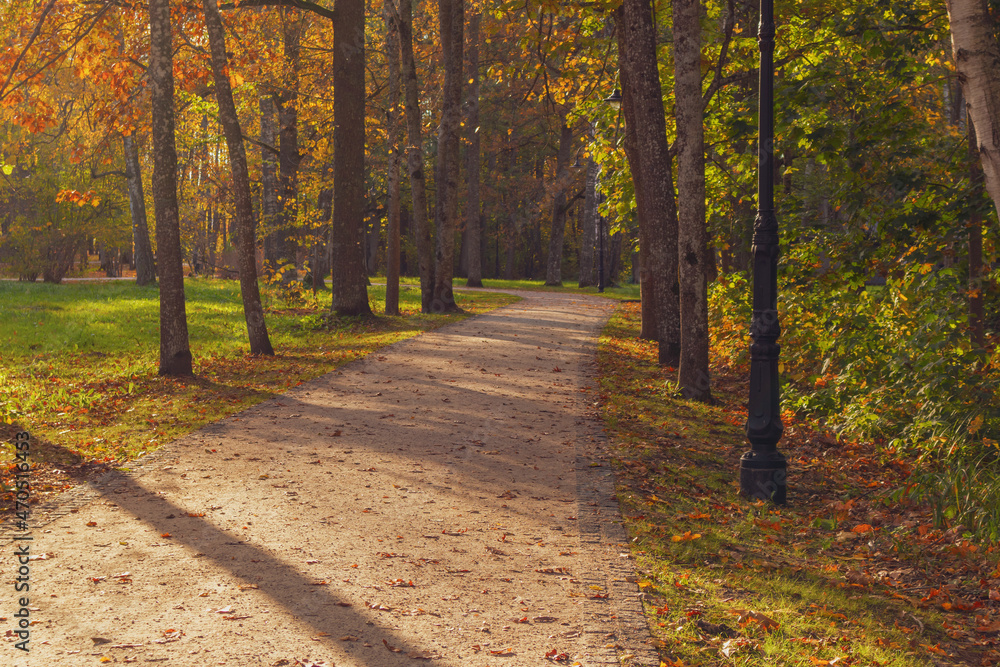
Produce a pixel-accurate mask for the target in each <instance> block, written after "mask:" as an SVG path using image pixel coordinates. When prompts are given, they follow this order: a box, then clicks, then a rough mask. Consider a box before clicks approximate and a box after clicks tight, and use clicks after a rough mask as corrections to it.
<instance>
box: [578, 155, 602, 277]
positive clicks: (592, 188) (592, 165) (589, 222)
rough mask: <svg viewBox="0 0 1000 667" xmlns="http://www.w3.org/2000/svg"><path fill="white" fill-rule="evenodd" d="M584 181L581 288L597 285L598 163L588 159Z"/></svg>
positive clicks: (581, 218)
mask: <svg viewBox="0 0 1000 667" xmlns="http://www.w3.org/2000/svg"><path fill="white" fill-rule="evenodd" d="M586 169H587V171H586V176H585V179H586V180H585V181H584V186H583V187H584V194H583V212H582V214H581V215H580V277H579V280H578V284H579V286H580V287H591V286H593V285H596V284H597V270H596V264H595V258H596V256H597V255H596V252H595V250H596V249H595V248H594V246H595V245H596V244H597V171H598V166H597V163H596V162H594V160H593V158H590V157H588V158H587V165H586Z"/></svg>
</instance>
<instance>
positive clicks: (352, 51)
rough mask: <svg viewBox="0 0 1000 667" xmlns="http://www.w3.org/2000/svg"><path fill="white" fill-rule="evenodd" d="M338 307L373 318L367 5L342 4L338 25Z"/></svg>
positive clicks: (355, 0)
mask: <svg viewBox="0 0 1000 667" xmlns="http://www.w3.org/2000/svg"><path fill="white" fill-rule="evenodd" d="M333 115H334V118H335V123H336V125H335V126H334V132H333V234H332V237H333V238H332V241H333V243H332V245H333V275H332V279H331V282H332V283H333V301H332V304H331V307H332V309H333V311H334V312H335V313H336V314H337V315H370V314H371V312H372V311H371V306H370V305H369V304H368V287H367V283H368V279H367V276H366V275H365V255H364V247H363V241H364V231H365V213H364V210H365V182H364V178H365V2H364V0H340V1H339V2H338V3H337V15H336V18H335V19H334V21H333Z"/></svg>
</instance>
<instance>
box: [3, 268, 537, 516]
mask: <svg viewBox="0 0 1000 667" xmlns="http://www.w3.org/2000/svg"><path fill="white" fill-rule="evenodd" d="M185 287H186V292H187V317H188V327H189V334H190V341H191V351H192V354H193V355H194V363H195V374H196V377H195V378H194V379H186V380H184V379H169V378H162V377H159V376H158V375H157V374H156V371H157V360H158V351H159V337H158V331H157V328H158V303H159V302H158V292H157V289H156V288H155V287H146V288H140V287H136V286H135V285H134V284H133V283H130V282H105V283H78V284H68V285H45V284H33V283H13V282H4V283H0V311H2V313H3V317H2V318H0V426H2V425H3V423H4V422H6V423H7V424H8V425H7V426H6V428H5V429H2V430H3V435H4V436H8V435H11V434H12V433H13V431H15V430H17V428H26V429H28V430H29V431H30V432H31V433H32V435H33V436H34V437H35V438H36V439H37V441H38V443H39V446H38V447H36V448H35V450H34V451H35V452H36V454H38V455H40V456H41V459H42V463H43V466H44V465H46V464H47V465H48V466H49V467H56V466H57V467H58V468H59V469H60V470H62V471H70V472H72V470H73V469H74V467H79V466H80V465H81V464H85V463H86V462H98V463H104V464H106V465H116V464H120V463H122V462H124V461H128V460H130V459H133V458H136V457H138V456H141V455H142V454H144V453H146V452H148V451H151V450H154V449H156V448H158V447H159V446H161V445H162V444H164V443H166V442H168V441H170V440H172V439H174V438H177V437H179V436H181V435H184V434H185V433H188V432H190V431H192V430H194V429H197V428H199V427H200V426H202V425H204V424H206V423H209V422H212V421H215V420H217V419H219V418H221V417H224V416H226V415H229V414H231V413H233V412H236V411H239V410H242V409H245V408H247V407H248V406H250V405H253V404H255V403H259V402H260V401H263V400H265V399H267V398H269V397H271V396H274V395H275V394H278V393H281V392H282V391H285V390H286V389H287V388H289V387H292V386H295V385H297V384H300V383H301V382H304V381H306V380H309V379H312V378H315V377H317V376H319V375H322V374H323V373H326V372H328V371H330V370H332V369H334V368H336V367H338V366H341V365H343V364H345V363H347V362H349V361H352V360H354V359H357V358H359V357H362V356H364V355H366V354H369V353H370V352H372V351H373V350H376V349H378V348H380V347H384V346H386V345H389V344H391V343H394V342H396V341H399V340H402V339H405V338H410V337H412V336H416V335H417V334H419V333H421V332H423V331H427V330H430V329H434V328H437V327H439V326H442V325H444V324H447V323H449V322H454V321H458V320H460V319H463V318H464V317H467V316H468V315H472V314H477V313H482V312H485V311H488V310H492V309H494V308H497V307H499V306H502V305H506V304H508V303H511V302H513V301H516V300H517V298H516V297H512V296H509V295H503V294H489V293H474V294H457V295H456V299H457V300H458V303H459V305H460V306H461V307H462V308H463V309H464V310H465V311H466V313H467V315H450V314H449V315H424V314H422V313H420V294H419V290H416V289H412V288H404V289H402V290H401V294H400V311H401V313H402V315H401V316H400V317H392V318H388V317H372V318H367V319H362V318H340V319H334V320H332V321H329V322H327V321H326V320H325V319H324V316H325V315H326V313H327V312H328V308H329V292H326V293H325V294H324V293H323V292H320V294H319V298H318V299H314V298H313V297H312V295H311V294H308V293H306V294H301V293H291V294H278V293H276V292H273V291H269V292H267V293H266V296H265V307H266V309H267V311H268V312H267V323H268V328H269V332H270V335H271V341H272V344H273V345H274V348H275V351H276V352H277V354H276V356H274V357H271V358H264V357H254V356H251V355H250V354H249V351H248V345H247V343H246V328H245V324H244V320H243V311H242V303H241V301H240V296H239V286H238V284H236V283H235V282H234V281H222V280H202V279H194V280H188V281H187V282H186V285H185ZM369 299H370V301H371V304H372V308H373V310H375V312H381V311H382V310H384V289H383V288H378V287H373V288H371V289H370V292H369ZM11 424H17V426H16V427H15V426H12V425H11ZM10 457H11V452H10V450H9V449H6V450H4V451H3V452H2V458H0V461H2V460H9V459H10ZM41 475H42V473H41V472H38V473H37V474H36V475H35V479H36V480H43V479H46V478H44V477H42V476H41ZM39 483H40V488H39V490H40V491H41V492H43V495H44V492H46V491H48V492H53V491H58V490H60V489H61V488H64V487H65V486H66V485H68V484H70V483H71V480H69V479H67V478H66V477H65V476H60V475H55V477H52V478H51V479H47V481H45V482H41V481H40V482H39ZM0 485H2V488H0V490H3V491H7V490H8V489H9V486H10V471H9V470H6V469H5V470H4V471H3V474H2V475H0ZM46 487H48V488H46ZM2 498H3V499H4V500H5V501H7V502H4V501H0V512H2V508H4V507H7V506H9V504H10V503H9V494H6V493H5V494H4V495H3V496H2Z"/></svg>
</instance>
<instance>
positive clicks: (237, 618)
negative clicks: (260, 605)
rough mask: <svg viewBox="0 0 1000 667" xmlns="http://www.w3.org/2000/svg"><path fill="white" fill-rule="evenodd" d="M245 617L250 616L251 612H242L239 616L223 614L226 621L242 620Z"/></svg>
mask: <svg viewBox="0 0 1000 667" xmlns="http://www.w3.org/2000/svg"><path fill="white" fill-rule="evenodd" d="M244 618H250V614H241V615H239V616H223V617H222V620H224V621H239V620H242V619H244Z"/></svg>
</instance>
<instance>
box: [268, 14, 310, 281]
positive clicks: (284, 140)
mask: <svg viewBox="0 0 1000 667" xmlns="http://www.w3.org/2000/svg"><path fill="white" fill-rule="evenodd" d="M304 25H305V23H304V19H303V16H302V12H301V11H300V10H298V9H291V8H286V9H284V10H283V16H282V45H283V48H284V58H285V66H286V68H287V73H288V79H287V80H286V81H285V85H284V87H283V88H282V90H281V93H280V95H279V96H278V128H279V145H278V182H279V185H280V187H279V195H280V196H279V199H278V229H277V230H276V235H275V242H276V244H277V248H276V254H277V256H278V264H279V266H280V267H284V268H283V270H282V274H281V278H282V281H283V282H289V281H291V280H294V279H295V278H296V277H297V276H296V273H295V271H294V270H292V267H295V268H298V267H297V261H296V260H297V253H296V247H295V246H296V245H297V244H296V242H295V228H296V225H297V224H298V209H299V207H298V196H299V161H300V156H299V110H298V106H299V68H300V65H301V63H302V58H301V52H302V48H301V43H302V32H303V27H304Z"/></svg>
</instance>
